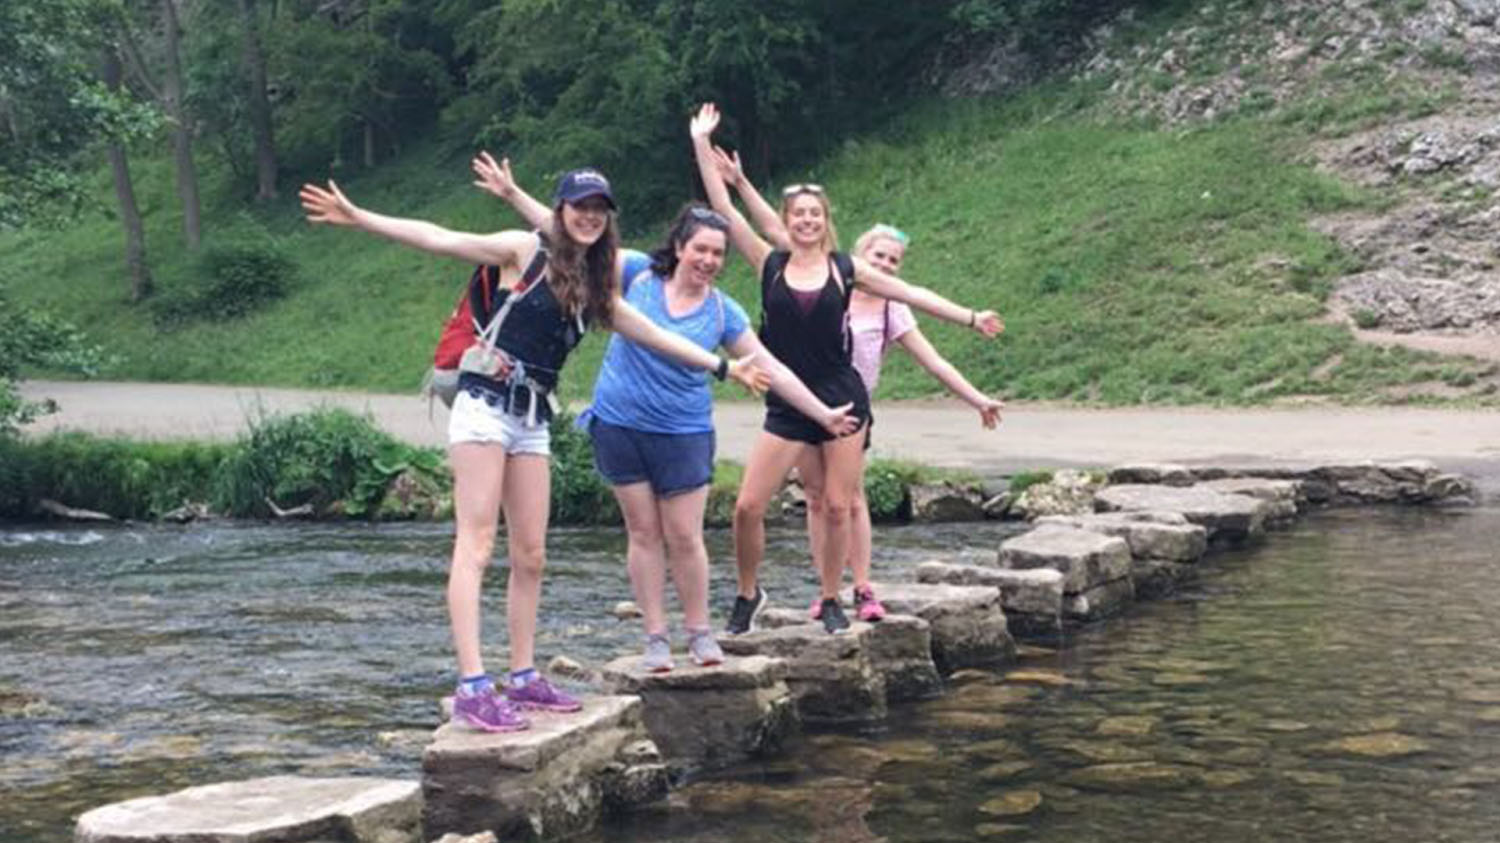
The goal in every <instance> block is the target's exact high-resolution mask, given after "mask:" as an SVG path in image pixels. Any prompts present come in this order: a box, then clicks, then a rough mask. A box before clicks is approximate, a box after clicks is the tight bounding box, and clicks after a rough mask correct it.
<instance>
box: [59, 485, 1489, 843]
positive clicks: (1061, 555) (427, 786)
mask: <svg viewBox="0 0 1500 843" xmlns="http://www.w3.org/2000/svg"><path fill="white" fill-rule="evenodd" d="M1472 496H1473V489H1472V486H1471V485H1470V484H1469V483H1468V481H1467V480H1465V479H1464V478H1462V477H1458V476H1455V475H1449V474H1442V473H1440V472H1438V471H1437V469H1436V468H1435V467H1433V466H1432V465H1431V464H1430V463H1426V462H1415V461H1414V462H1402V463H1386V464H1375V463H1359V464H1337V465H1290V464H1287V465H1255V466H1239V467H1236V466H1213V467H1187V466H1181V465H1168V464H1149V465H1147V464H1143V465H1128V466H1121V467H1119V468H1116V469H1114V470H1113V471H1111V472H1110V473H1109V475H1108V485H1104V486H1103V487H1102V488H1099V489H1097V490H1094V491H1093V492H1092V495H1091V500H1088V501H1087V506H1089V507H1090V508H1091V509H1092V510H1093V511H1090V512H1083V513H1077V514H1063V515H1048V516H1041V517H1038V518H1036V520H1035V522H1034V523H1035V527H1034V528H1033V529H1032V530H1030V531H1028V532H1026V533H1023V534H1020V535H1017V536H1014V537H1012V538H1009V539H1007V540H1005V541H1004V542H1002V543H1001V545H1000V548H999V552H998V554H996V556H995V559H994V562H993V564H954V563H950V562H942V561H931V562H924V563H922V564H921V565H919V566H918V567H917V569H916V580H917V581H916V582H915V583H888V584H882V585H880V587H879V590H880V594H881V597H882V600H883V601H884V602H885V604H886V607H887V609H888V610H889V612H890V614H888V615H887V616H886V618H885V619H884V620H883V621H881V622H880V623H876V624H869V623H855V624H854V625H853V627H852V628H851V629H850V631H849V632H848V634H843V635H836V636H835V635H828V634H827V633H826V632H824V631H823V629H822V627H821V625H819V624H816V623H811V622H809V621H808V620H807V617H806V615H805V614H804V613H803V612H800V611H795V610H790V609H771V610H768V611H766V612H765V613H763V614H762V616H761V626H762V627H763V628H762V629H759V630H757V631H756V632H753V633H749V634H746V635H742V636H738V637H735V638H729V639H726V640H725V641H723V642H722V643H723V645H724V649H725V651H726V653H727V654H728V657H727V659H726V661H725V663H724V664H723V665H720V666H716V667H710V668H699V667H685V668H679V669H677V670H674V671H672V672H669V673H664V674H653V673H648V672H646V671H644V670H643V669H642V668H641V666H640V661H639V657H638V656H635V655H630V656H624V657H621V658H618V659H616V660H614V661H612V662H610V663H609V664H608V665H606V666H605V667H604V668H603V669H602V670H601V671H600V672H599V674H598V677H597V678H598V681H599V683H600V684H601V685H602V686H603V687H604V688H605V689H606V690H607V691H608V693H607V694H604V695H597V696H590V697H588V698H587V699H586V701H585V705H584V709H583V711H581V712H578V713H574V714H567V715H556V714H539V715H535V716H534V717H533V718H532V728H531V729H529V730H527V731H524V732H517V733H511V734H503V735H492V734H484V733H479V732H473V731H467V730H463V729H460V728H456V727H454V726H452V725H444V726H442V727H441V728H439V729H438V730H437V733H436V735H435V736H434V739H433V742H432V743H431V744H430V745H429V746H428V747H427V748H426V750H425V751H424V752H423V756H422V780H421V782H420V783H417V782H408V781H400V780H389V779H366V778H344V779H308V778H301V777H294V776H281V777H272V778H265V779H255V780H252V781H247V782H232V783H225V784H215V785H208V786H204V787H196V788H189V789H187V790H184V791H180V792H178V793H175V794H171V795H168V796H159V797H147V798H143V799H135V800H131V801H128V802H122V803H117V804H115V805H108V806H105V807H102V808H98V809H95V810H93V811H90V812H88V813H86V814H84V815H83V816H82V817H81V818H80V819H79V821H78V825H77V828H76V831H75V839H76V840H77V841H79V843H188V842H189V841H191V843H241V841H251V840H276V841H286V843H296V841H315V840H329V839H338V840H347V841H357V843H415V841H420V840H424V839H425V840H433V839H438V838H441V839H442V840H444V841H445V843H456V841H459V840H465V841H472V843H480V841H481V838H482V839H485V840H493V837H491V836H490V835H489V834H488V832H493V833H494V834H497V835H499V837H500V839H502V840H512V839H516V840H542V839H560V838H565V837H568V836H571V835H574V834H577V833H580V832H583V831H586V830H588V829H589V828H592V827H593V826H594V825H596V824H597V823H598V822H599V821H600V819H601V818H602V817H603V816H606V815H608V814H610V813H611V812H616V811H628V810H631V809H633V808H636V807H639V806H641V805H644V804H647V803H650V802H654V801H656V800H659V799H661V798H663V797H664V796H665V795H666V794H667V792H668V790H669V789H670V787H671V786H672V784H673V783H674V782H676V781H680V780H681V779H682V778H683V777H684V776H685V775H691V774H694V773H701V772H703V771H707V770H713V769H716V768H721V767H724V766H728V765H731V764H734V763H737V762H740V761H742V760H745V759H747V758H755V757H763V756H767V755H772V754H775V753H777V752H779V751H780V750H781V748H782V747H783V746H784V744H785V743H786V741H787V740H789V739H790V738H791V737H792V736H793V735H794V734H795V733H796V731H797V729H798V728H799V726H800V725H803V724H806V725H809V726H815V727H816V726H828V725H849V724H868V723H871V722H878V721H880V720H882V719H884V718H885V716H886V712H887V706H888V704H889V703H891V702H898V701H905V700H913V699H921V698H925V697H932V696H936V695H938V694H941V693H942V690H943V680H942V677H943V676H944V675H945V674H951V673H953V672H954V671H957V670H961V669H964V668H976V667H987V666H993V665H996V664H1003V663H1005V662H1008V661H1010V660H1012V659H1013V658H1014V656H1015V650H1016V644H1015V639H1016V638H1018V637H1019V638H1022V639H1027V640H1031V639H1047V640H1055V639H1056V638H1057V637H1058V636H1059V635H1063V634H1066V632H1067V631H1068V630H1069V629H1070V628H1072V627H1076V626H1077V625H1080V624H1085V623H1089V622H1093V621H1096V620H1099V619H1100V618H1103V617H1106V616H1108V615H1111V614H1114V613H1117V612H1119V611H1120V610H1122V609H1123V608H1125V607H1126V606H1127V605H1128V604H1129V603H1130V602H1131V601H1133V600H1136V599H1146V598H1151V597H1156V596H1159V595H1162V594H1164V593H1167V592H1169V591H1171V590H1172V589H1173V588H1174V587H1175V586H1176V584H1177V583H1178V582H1179V581H1180V580H1182V579H1183V578H1184V577H1185V576H1188V575H1189V574H1190V573H1191V572H1192V570H1193V567H1194V566H1195V565H1196V564H1197V563H1198V561H1199V560H1201V559H1202V558H1203V557H1204V555H1205V554H1206V553H1207V552H1208V551H1209V550H1210V548H1212V547H1215V546H1219V545H1223V544H1238V543H1243V542H1245V541H1249V540H1254V539H1255V538H1257V537H1259V536H1261V535H1262V534H1263V533H1264V532H1265V531H1266V530H1267V529H1272V528H1276V527H1279V526H1284V525H1286V524H1289V523H1290V522H1291V521H1292V520H1294V519H1295V518H1296V516H1297V514H1298V513H1300V512H1302V511H1303V510H1304V509H1306V508H1308V507H1309V506H1318V505H1328V504H1350V503H1371V502H1393V503H1433V502H1454V501H1457V502H1465V501H1468V500H1470V499H1471V498H1472ZM465 834H469V835H476V836H475V837H471V838H464V837H462V835H465Z"/></svg>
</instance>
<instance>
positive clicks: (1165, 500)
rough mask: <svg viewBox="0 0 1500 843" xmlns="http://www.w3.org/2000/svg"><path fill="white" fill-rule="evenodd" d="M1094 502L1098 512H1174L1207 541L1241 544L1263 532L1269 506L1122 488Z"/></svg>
mask: <svg viewBox="0 0 1500 843" xmlns="http://www.w3.org/2000/svg"><path fill="white" fill-rule="evenodd" d="M1094 502H1095V504H1096V505H1097V507H1098V508H1099V510H1100V511H1101V512H1115V511H1123V512H1132V511H1134V512H1139V511H1147V512H1176V513H1180V514H1181V515H1182V516H1183V517H1184V518H1186V519H1187V520H1189V521H1191V522H1193V523H1194V524H1198V525H1199V526H1201V527H1203V528H1204V529H1205V530H1207V531H1208V538H1209V541H1211V542H1212V541H1223V540H1229V541H1240V540H1244V539H1247V538H1253V537H1256V536H1259V535H1261V534H1262V533H1263V532H1264V531H1265V521H1266V516H1267V514H1269V513H1270V511H1271V505H1270V504H1268V503H1267V502H1265V501H1262V500H1257V499H1255V498H1252V497H1248V496H1246V495H1229V494H1225V493H1223V492H1216V491H1214V490H1212V489H1205V488H1202V487H1198V486H1194V487H1190V488H1177V487H1174V486H1142V485H1123V486H1106V487H1104V488H1103V489H1101V490H1099V494H1098V495H1097V496H1095V498H1094Z"/></svg>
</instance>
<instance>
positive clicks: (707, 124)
mask: <svg viewBox="0 0 1500 843" xmlns="http://www.w3.org/2000/svg"><path fill="white" fill-rule="evenodd" d="M717 128H719V107H718V106H717V105H714V104H713V103H711V102H706V103H704V104H703V105H701V106H699V107H698V113H697V114H695V115H693V119H692V122H690V123H688V134H689V135H692V137H693V138H694V139H697V138H707V137H709V136H711V135H712V134H713V133H714V129H717Z"/></svg>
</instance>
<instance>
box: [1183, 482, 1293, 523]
mask: <svg viewBox="0 0 1500 843" xmlns="http://www.w3.org/2000/svg"><path fill="white" fill-rule="evenodd" d="M1197 485H1198V487H1199V488H1203V489H1212V490H1214V491H1215V492H1223V493H1225V494H1229V495H1246V496H1249V497H1252V498H1258V499H1260V500H1263V501H1265V502H1266V503H1268V504H1270V505H1271V508H1270V511H1269V512H1267V513H1266V524H1267V526H1285V525H1287V524H1290V523H1291V522H1292V521H1293V520H1295V519H1296V517H1297V513H1298V512H1299V511H1300V510H1301V509H1302V507H1303V506H1304V505H1306V503H1307V497H1306V496H1305V495H1303V493H1302V481H1301V480H1281V479H1277V478H1274V477H1222V478H1220V479H1218V480H1204V481H1203V482H1201V483H1198V484H1197Z"/></svg>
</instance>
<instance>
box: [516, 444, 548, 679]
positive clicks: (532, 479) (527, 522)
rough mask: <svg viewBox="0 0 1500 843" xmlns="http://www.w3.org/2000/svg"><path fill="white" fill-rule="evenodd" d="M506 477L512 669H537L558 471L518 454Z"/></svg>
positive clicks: (534, 457)
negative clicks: (549, 529) (539, 611)
mask: <svg viewBox="0 0 1500 843" xmlns="http://www.w3.org/2000/svg"><path fill="white" fill-rule="evenodd" d="M509 463H510V464H509V465H508V466H507V470H506V472H505V534H506V539H507V540H508V543H509V556H510V582H509V586H508V587H507V589H506V592H505V607H506V613H507V615H508V617H507V618H506V621H507V623H508V624H509V627H510V669H511V670H512V671H516V670H524V669H526V668H528V667H533V666H534V665H533V663H534V662H535V660H536V612H537V606H538V605H540V604H541V601H542V566H543V565H545V564H546V561H547V544H546V542H547V519H548V518H549V517H550V515H551V513H552V472H551V468H550V466H549V465H548V461H547V457H544V456H541V455H540V454H514V455H512V456H511V457H510V459H509Z"/></svg>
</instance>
